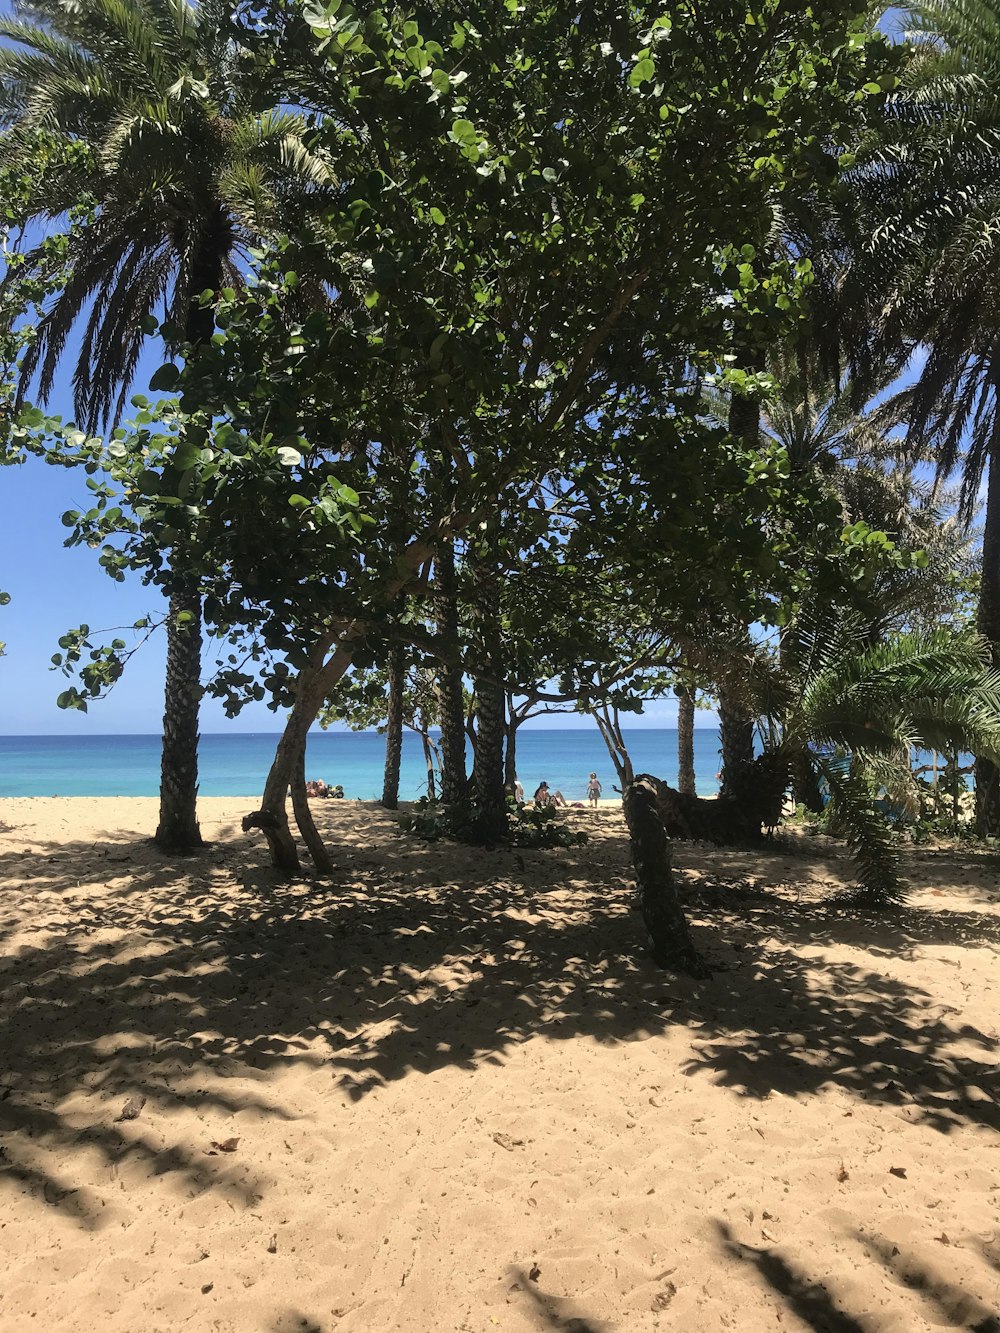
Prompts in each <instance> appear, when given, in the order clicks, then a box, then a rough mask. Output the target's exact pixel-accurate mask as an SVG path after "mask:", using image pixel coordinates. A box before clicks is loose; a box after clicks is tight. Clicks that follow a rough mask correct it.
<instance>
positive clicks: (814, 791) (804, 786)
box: [778, 629, 823, 815]
mask: <svg viewBox="0 0 1000 1333" xmlns="http://www.w3.org/2000/svg"><path fill="white" fill-rule="evenodd" d="M799 658H800V654H799V651H798V645H797V641H796V637H795V633H794V630H792V629H786V630H785V631H784V632H783V633H782V635H781V638H780V639H779V641H778V660H779V662H780V663H781V668H782V670H783V671H784V672H785V674H786V675H787V676H788V677H789V678H790V679H792V680H794V679H795V678H796V676H797V673H798V671H799V669H800V661H799ZM791 781H792V800H793V801H794V802H795V804H796V805H797V806H798V805H802V806H805V808H806V809H807V810H809V811H810V812H811V813H812V814H814V815H818V814H821V813H822V811H823V796H822V793H821V792H820V789H819V778H818V777H817V776H816V770H815V769H814V768H813V766H812V764H811V763H810V761H809V755H808V753H806V752H804V751H802V750H796V751H795V752H794V753H793V755H792V759H791Z"/></svg>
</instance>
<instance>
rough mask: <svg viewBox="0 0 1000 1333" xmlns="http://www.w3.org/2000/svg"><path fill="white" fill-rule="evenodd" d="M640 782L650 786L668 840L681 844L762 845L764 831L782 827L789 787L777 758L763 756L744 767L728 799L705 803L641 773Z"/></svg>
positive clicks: (785, 767) (784, 767) (782, 763)
mask: <svg viewBox="0 0 1000 1333" xmlns="http://www.w3.org/2000/svg"><path fill="white" fill-rule="evenodd" d="M636 781H637V782H645V783H648V784H649V785H650V786H651V787H652V788H653V790H654V792H655V793H656V805H657V809H658V810H659V813H660V818H661V819H662V820H663V826H664V828H665V830H666V833H667V836H668V837H670V838H676V839H679V840H680V841H682V842H714V843H718V844H720V845H737V846H739V845H742V844H745V843H748V842H750V843H752V842H759V841H760V840H761V838H762V837H763V836H764V832H765V830H768V831H769V830H771V829H773V828H775V827H776V826H777V825H778V824H779V823H780V822H781V807H782V804H783V802H784V797H785V791H786V789H787V787H788V783H789V772H788V764H787V763H786V761H785V760H784V759H782V758H781V757H780V756H778V755H774V754H765V755H761V756H760V757H759V758H757V759H755V760H754V762H753V763H752V764H746V765H745V766H744V767H743V768H742V769H741V770H740V771H739V773H738V774H737V776H736V778H735V780H733V781H732V782H731V783H730V794H729V795H726V796H719V797H717V798H716V799H715V800H703V799H701V798H699V797H697V796H688V795H686V794H685V793H684V792H680V791H676V790H675V789H674V788H673V787H670V786H668V785H667V783H665V782H663V781H661V780H660V779H659V778H654V777H651V776H650V775H649V774H648V773H643V774H642V775H641V776H640V777H638V778H636Z"/></svg>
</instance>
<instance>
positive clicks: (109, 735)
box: [0, 723, 719, 741]
mask: <svg viewBox="0 0 1000 1333" xmlns="http://www.w3.org/2000/svg"><path fill="white" fill-rule="evenodd" d="M718 729H719V728H718V724H717V723H713V724H712V725H710V726H705V727H695V731H711V732H717V731H718ZM676 730H677V728H676V727H675V726H674V727H667V726H655V727H622V731H623V732H625V733H635V732H657V731H676ZM406 731H407V732H409V734H410V735H418V734H419V733H417V732H413V731H410V728H409V727H407V728H406ZM524 731H535V732H539V731H545V732H550V731H551V732H556V731H560V732H587V733H590V732H593V733H594V735H597V736H599V735H600V733H599V732H598V730H597V728H596V727H520V728H518V732H519V734H522V733H523V732H524ZM161 734H162V733H161V732H159V731H0V740H22V741H24V740H64V741H71V740H102V741H113V740H127V739H128V738H129V737H135V738H137V739H140V740H150V739H152V738H155V739H159V738H160V736H161ZM199 734H200V736H201V738H202V739H203V740H207V739H208V738H209V737H213V738H214V737H220V736H225V737H231V736H253V737H256V738H258V739H259V738H260V737H262V736H274V737H275V738H278V737H280V736H281V735H282V734H283V733H282V732H281V731H202V732H200V733H199ZM309 734H310V737H315V736H382V735H384V734H385V733H384V731H379V730H378V729H377V728H375V727H365V728H362V729H361V730H355V729H354V728H353V727H330V728H328V729H327V730H326V731H322V730H320V731H311V732H310V733H309ZM429 734H430V735H431V736H438V735H440V734H441V729H440V727H431V728H430V732H429Z"/></svg>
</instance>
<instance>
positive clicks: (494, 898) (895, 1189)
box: [0, 798, 1000, 1333]
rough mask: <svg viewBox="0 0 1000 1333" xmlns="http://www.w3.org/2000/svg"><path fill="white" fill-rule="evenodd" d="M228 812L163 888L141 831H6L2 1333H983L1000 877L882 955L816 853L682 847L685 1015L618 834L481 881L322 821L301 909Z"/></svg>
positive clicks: (56, 821)
mask: <svg viewBox="0 0 1000 1333" xmlns="http://www.w3.org/2000/svg"><path fill="white" fill-rule="evenodd" d="M248 806H249V803H248V802H245V801H233V800H222V799H212V800H205V801H204V802H203V803H202V815H203V828H204V831H205V833H206V835H207V836H208V837H210V838H211V839H212V840H213V842H214V846H213V847H212V848H211V849H210V850H209V851H207V852H206V853H205V854H204V855H201V856H198V857H193V858H188V859H182V858H176V859H174V858H164V857H161V856H160V855H158V854H157V853H155V852H154V851H153V850H152V849H151V848H150V846H149V845H148V844H147V843H144V842H142V841H140V840H139V838H140V835H142V834H145V833H148V831H149V830H150V829H151V828H152V827H153V825H154V823H155V803H154V802H153V801H149V800H139V799H133V800H99V799H82V798H81V799H74V800H63V799H53V800H41V799H39V800H29V799H8V800H4V801H0V867H2V887H0V929H2V935H3V942H2V948H0V987H2V990H0V1020H2V1024H3V1026H2V1029H0V1030H2V1033H3V1037H2V1050H0V1277H2V1280H0V1329H2V1330H3V1333H23V1331H24V1330H27V1329H39V1330H46V1331H48V1330H60V1333H63V1331H64V1333H84V1331H86V1333H91V1330H98V1329H99V1330H102V1333H136V1330H141V1331H142V1333H167V1330H170V1331H171V1333H173V1330H176V1329H185V1330H193V1331H198V1333H200V1331H201V1330H206V1333H207V1331H208V1330H218V1331H220V1333H230V1331H232V1333H256V1331H258V1330H260V1331H262V1333H292V1331H293V1330H295V1331H296V1333H302V1331H305V1330H313V1331H314V1333H315V1331H316V1330H323V1333H329V1331H332V1330H337V1331H338V1333H348V1331H349V1333H388V1331H389V1330H402V1331H403V1333H451V1331H452V1330H455V1331H461V1333H491V1331H492V1330H494V1329H500V1330H505V1331H506V1333H527V1331H528V1330H564V1331H565V1333H610V1330H616V1331H620V1333H644V1331H645V1330H653V1329H670V1330H684V1331H685V1333H713V1331H714V1330H717V1329H719V1330H721V1329H733V1330H741V1331H743V1333H747V1331H750V1333H757V1331H758V1330H760V1331H763V1330H767V1331H768V1333H770V1331H772V1330H781V1331H784V1330H789V1331H791V1330H803V1329H819V1330H833V1331H834V1333H874V1331H876V1330H878V1331H879V1333H882V1331H885V1333H889V1331H890V1330H891V1331H892V1333H914V1331H916V1333H919V1331H920V1330H930V1329H941V1328H966V1329H977V1330H980V1333H987V1331H988V1330H997V1329H998V1328H1000V1323H998V1315H1000V1136H998V1134H997V1129H998V1127H1000V1106H998V1073H997V1054H998V1031H997V1025H998V999H1000V985H998V982H1000V966H998V951H1000V888H998V878H1000V876H998V863H997V859H996V858H995V857H989V856H985V855H981V856H978V857H976V856H965V855H963V856H961V857H958V856H956V855H955V854H953V853H952V852H950V851H948V850H939V851H927V852H921V853H919V854H914V856H913V857H912V858H911V860H912V866H911V869H912V872H913V876H914V879H915V881H916V882H917V884H918V886H919V887H918V889H917V891H916V892H915V893H914V896H913V905H912V907H911V908H909V909H908V910H907V911H905V912H903V913H900V914H899V916H898V917H896V918H894V919H892V920H886V921H882V922H872V921H871V920H870V919H865V918H862V917H858V916H855V915H853V914H851V913H850V912H847V911H845V910H841V909H837V908H836V907H834V906H832V905H831V904H829V902H826V901H825V898H826V897H827V896H828V895H829V893H830V892H831V891H832V890H833V889H834V888H836V887H837V886H838V885H840V884H842V883H843V882H845V875H847V876H848V877H849V865H848V863H846V862H845V861H844V860H843V859H842V853H841V850H840V849H839V848H837V847H836V846H835V845H834V844H831V843H828V842H827V841H826V840H824V839H815V840H810V839H807V838H802V839H801V840H799V841H793V842H792V843H791V844H790V845H789V846H787V847H786V846H781V845H779V846H776V847H774V848H772V849H769V850H767V851H766V852H752V853H751V852H731V851H711V850H705V849H702V848H695V847H687V846H679V847H678V848H677V849H676V857H677V864H678V866H679V867H680V868H681V880H682V882H683V885H684V892H685V897H686V899H687V901H688V904H689V909H690V912H691V916H692V919H693V921H694V922H695V923H696V925H695V929H696V933H697V938H698V943H699V945H700V946H701V948H702V949H703V950H704V951H705V953H706V954H707V955H708V956H709V957H710V959H711V960H712V961H713V963H714V964H715V965H716V968H717V971H716V975H715V977H714V979H713V980H711V981H709V982H702V983H694V982H692V981H690V980H687V979H683V978H678V977H675V976H672V975H669V974H665V973H662V972H659V971H657V969H656V968H655V967H654V966H653V965H652V964H651V963H650V962H649V960H648V959H647V957H646V956H645V953H644V942H643V934H642V929H641V922H640V921H639V919H638V918H637V916H636V915H635V914H634V912H633V911H632V907H631V899H632V879H631V875H630V869H629V865H628V847H627V842H626V840H625V837H624V830H623V825H622V820H621V814H620V811H617V810H615V809H613V808H605V809H602V810H600V811H598V812H596V813H592V812H589V811H587V812H574V814H573V816H572V818H574V819H575V820H576V821H578V822H579V823H580V824H581V825H586V826H589V827H590V828H591V829H592V831H593V833H594V837H593V839H592V841H591V842H590V843H589V845H588V846H586V847H582V848H574V849H571V850H567V851H558V852H528V851H524V852H513V851H499V852H484V851H477V850H474V849H468V848H460V847H453V846H445V845H440V844H436V845H430V846H428V845H423V844H420V843H414V842H412V841H411V840H409V839H405V838H403V837H401V836H400V835H399V834H398V832H397V830H396V827H395V825H394V823H393V821H392V819H391V818H390V817H389V816H388V815H387V814H385V813H384V812H381V811H379V810H377V809H375V808H373V807H368V806H359V805H356V804H355V803H353V802H345V803H339V802H337V803H334V802H327V803H320V804H319V805H318V815H319V818H320V821H321V822H322V824H323V826H324V827H325V828H326V830H327V832H328V835H329V838H330V842H331V845H332V847H333V850H334V855H335V858H336V861H337V864H338V866H339V867H340V868H341V869H340V871H339V873H338V876H337V880H336V882H335V883H333V884H330V883H326V884H317V883H312V882H309V881H308V880H303V881H301V882H293V883H282V882H280V881H278V880H277V879H276V878H275V877H274V876H273V874H272V873H271V872H270V871H269V870H267V869H265V868H264V867H263V861H264V857H263V852H262V848H261V846H260V840H259V838H258V837H256V836H255V837H254V838H252V839H249V838H246V837H244V835H243V834H241V833H240V832H239V820H240V818H241V816H242V815H243V814H245V813H246V812H247V809H248ZM143 1097H144V1098H145V1102H144V1104H142V1106H141V1110H140V1111H139V1113H138V1115H137V1116H136V1117H135V1118H132V1119H121V1118H120V1117H121V1115H122V1111H123V1108H125V1106H126V1104H127V1103H129V1102H131V1101H133V1099H136V1102H135V1103H134V1104H137V1101H138V1099H141V1098H143Z"/></svg>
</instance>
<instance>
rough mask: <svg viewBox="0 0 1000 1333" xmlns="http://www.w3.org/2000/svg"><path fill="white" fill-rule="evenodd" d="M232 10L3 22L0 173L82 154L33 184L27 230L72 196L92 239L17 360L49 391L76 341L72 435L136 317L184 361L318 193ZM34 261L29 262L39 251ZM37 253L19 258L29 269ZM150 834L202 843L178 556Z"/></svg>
mask: <svg viewBox="0 0 1000 1333" xmlns="http://www.w3.org/2000/svg"><path fill="white" fill-rule="evenodd" d="M236 8H237V0H201V3H199V4H194V3H191V2H190V0H128V3H122V0H74V3H73V4H66V3H64V2H63V0H18V3H17V4H16V6H15V17H13V18H3V19H0V38H4V39H6V41H7V43H8V45H7V46H5V47H3V48H0V119H2V124H3V126H4V130H5V133H4V135H3V138H2V142H0V164H4V165H8V166H16V165H22V166H24V167H26V168H27V169H29V170H30V169H31V164H32V156H33V154H34V152H35V147H36V144H37V142H38V136H39V135H40V134H52V133H55V134H57V135H60V136H63V137H64V138H68V139H69V140H71V141H73V142H74V143H75V144H76V145H78V146H82V147H83V148H85V150H86V151H78V152H76V153H73V154H70V155H66V157H65V162H63V163H62V167H61V169H58V170H48V171H46V172H45V173H43V174H42V175H40V176H39V188H38V190H37V191H36V192H35V196H34V198H33V199H32V200H31V203H30V208H29V217H28V219H27V220H29V221H34V222H36V223H41V224H42V225H46V226H51V225H53V224H57V223H58V220H59V219H60V218H61V217H62V216H63V215H64V214H65V213H66V212H67V210H68V209H69V208H70V207H71V206H73V205H74V204H75V203H77V202H78V201H79V200H80V199H86V198H89V199H92V200H93V201H94V210H93V214H92V218H91V221H90V223H89V225H87V226H86V227H84V228H82V229H77V230H76V231H75V232H74V233H73V234H72V235H71V238H70V250H69V253H68V255H67V261H68V272H69V276H68V278H67V280H66V282H65V284H64V286H63V287H62V288H61V290H60V291H59V293H58V294H57V295H56V297H55V299H54V300H53V301H52V302H51V304H50V305H49V306H48V308H47V310H46V311H45V313H44V316H43V318H42V319H41V321H40V323H39V326H38V336H37V339H36V340H35V342H34V344H33V346H32V347H31V349H30V350H29V352H28V354H27V356H26V357H25V359H24V362H23V372H22V386H23V388H24V389H27V388H28V386H29V385H30V384H31V383H32V382H33V381H34V380H35V378H36V377H37V382H38V390H39V393H40V395H41V397H42V398H45V397H46V396H47V395H48V393H49V392H50V390H51V388H52V386H53V383H54V379H55V375H56V371H57V369H58V367H59V366H60V364H61V363H62V361H63V360H64V357H65V354H66V351H67V347H68V345H69V341H70V337H71V335H72V334H73V332H74V330H78V331H79V333H80V343H79V350H78V352H77V354H76V357H75V363H74V367H73V394H74V402H75V411H76V416H77V420H78V422H79V424H81V425H82V426H84V427H85V429H87V430H88V432H94V431H96V430H97V429H99V428H100V427H101V426H102V425H105V424H107V423H108V422H109V421H115V420H117V419H118V418H119V417H120V415H121V413H122V412H123V410H124V406H125V402H126V398H127V394H128V391H129V387H130V384H131V382H132V379H133V376H134V374H135V370H136V367H137V365H138V362H139V357H140V354H141V351H142V347H143V343H144V340H145V338H146V336H147V335H146V330H147V328H148V327H149V320H150V317H151V316H154V315H155V313H156V312H158V311H160V310H161V308H162V311H163V313H164V314H165V318H166V323H165V326H164V327H165V329H166V332H165V334H164V337H165V341H166V350H167V352H168V353H169V354H171V355H173V354H176V353H177V352H179V351H181V349H182V348H183V347H184V346H185V345H186V346H187V347H188V348H189V349H195V350H196V349H197V347H198V345H199V344H202V343H204V342H205V341H206V340H208V339H210V338H211V336H212V334H213V332H214V329H215V319H214V313H213V308H212V304H211V301H210V300H209V299H203V296H204V293H206V292H208V293H216V292H218V291H220V290H221V289H222V288H224V287H226V286H229V285H237V284H238V283H239V281H240V277H241V269H242V267H243V262H244V260H245V250H246V248H247V247H248V246H249V245H252V244H254V243H255V242H258V241H259V240H261V239H262V238H265V237H267V236H269V235H270V236H273V235H275V234H277V233H280V232H282V231H284V230H285V226H284V224H285V223H286V222H288V223H291V222H292V221H293V220H294V221H295V223H296V224H297V226H298V228H299V229H301V224H302V214H303V212H304V211H305V210H304V205H305V204H306V202H307V200H308V196H309V195H310V194H311V193H313V192H315V191H317V190H322V189H324V188H325V187H326V186H327V185H328V184H330V183H331V175H330V172H329V170H328V168H327V166H326V164H325V163H324V162H323V161H322V160H321V159H320V158H319V157H318V156H317V155H316V154H315V153H314V152H313V151H312V149H311V148H310V146H309V130H308V126H307V122H306V120H305V119H304V117H302V116H300V115H297V114H294V113H292V112H288V111H283V110H280V109H275V108H276V107H279V106H280V104H281V100H282V99H281V97H280V95H279V93H278V92H276V91H275V90H274V89H273V88H272V87H270V86H269V84H268V80H267V78H266V77H265V75H264V74H263V72H262V70H261V69H260V68H258V67H257V66H256V65H254V63H253V62H252V61H250V60H249V59H248V57H247V56H246V55H245V54H244V53H243V52H242V51H241V49H240V48H239V46H238V45H237V43H236V42H235V40H234V31H235V29H234V26H233V15H234V11H235V10H236ZM36 253H37V255H38V256H39V258H40V256H41V252H40V251H38V252H36ZM31 259H32V256H31V255H29V256H28V263H29V266H30V262H31ZM171 557H172V565H173V570H174V575H175V579H174V586H173V591H172V594H171V597H170V612H169V617H168V622H167V624H168V646H167V675H166V699H165V707H164V719H163V754H162V778H161V788H160V820H159V827H158V829H157V832H156V841H157V843H158V844H160V845H161V846H163V847H165V848H171V849H177V850H184V849H187V848H190V847H193V846H197V845H199V844H200V843H201V834H200V830H199V826H198V819H197V809H196V797H197V784H198V710H199V700H200V695H201V687H200V664H201V629H200V625H201V604H200V597H199V590H198V581H197V576H196V573H195V571H193V570H191V569H188V568H187V567H186V563H185V558H184V551H183V550H182V549H179V548H175V549H174V550H173V552H172V553H171Z"/></svg>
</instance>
